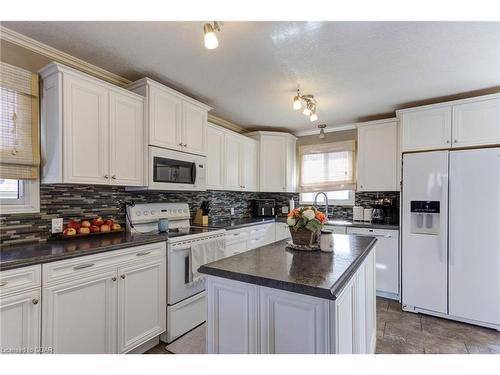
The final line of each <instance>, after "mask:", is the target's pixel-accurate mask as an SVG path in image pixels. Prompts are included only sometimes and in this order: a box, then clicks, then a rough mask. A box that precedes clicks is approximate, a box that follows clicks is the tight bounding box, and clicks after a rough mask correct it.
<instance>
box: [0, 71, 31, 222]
mask: <svg viewBox="0 0 500 375" xmlns="http://www.w3.org/2000/svg"><path fill="white" fill-rule="evenodd" d="M38 105H39V104H38V76H37V75H36V74H32V73H31V72H30V71H27V70H24V69H20V68H18V67H15V66H13V65H9V64H6V63H3V62H0V211H1V212H2V213H25V212H38V211H39V210H40V191H39V187H40V186H39V165H40V141H39V124H38Z"/></svg>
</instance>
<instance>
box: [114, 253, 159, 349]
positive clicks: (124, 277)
mask: <svg viewBox="0 0 500 375" xmlns="http://www.w3.org/2000/svg"><path fill="white" fill-rule="evenodd" d="M166 270H167V268H166V261H165V258H162V259H159V260H156V261H151V262H140V263H136V264H134V265H130V266H128V267H123V268H120V269H119V270H118V275H119V279H118V280H119V288H118V353H125V352H127V351H130V350H132V349H133V348H135V347H136V346H138V345H140V344H142V343H144V342H145V341H147V340H149V339H151V338H153V337H155V336H158V335H159V334H161V333H162V332H164V331H165V328H166V324H167V316H166V314H167V301H166V295H167V292H166V286H167V281H166Z"/></svg>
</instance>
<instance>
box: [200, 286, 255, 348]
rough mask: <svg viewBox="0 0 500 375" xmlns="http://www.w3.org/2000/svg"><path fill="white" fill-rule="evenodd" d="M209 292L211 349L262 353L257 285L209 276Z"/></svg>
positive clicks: (208, 340) (208, 316)
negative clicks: (258, 332)
mask: <svg viewBox="0 0 500 375" xmlns="http://www.w3.org/2000/svg"><path fill="white" fill-rule="evenodd" d="M207 293H208V301H211V302H210V303H209V304H208V313H207V321H208V322H209V324H207V352H208V353H210V354H219V353H223V354H232V353H234V354H256V353H258V352H259V343H258V335H257V331H258V327H259V325H258V324H259V321H258V315H259V313H258V305H259V304H258V301H257V298H258V295H257V286H256V285H250V284H246V283H240V282H238V281H233V280H225V279H221V278H218V277H208V278H207Z"/></svg>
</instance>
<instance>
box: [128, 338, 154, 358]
mask: <svg viewBox="0 0 500 375" xmlns="http://www.w3.org/2000/svg"><path fill="white" fill-rule="evenodd" d="M159 343H160V336H156V337H153V338H152V339H150V340H148V341H146V342H145V343H143V344H141V345H139V346H138V347H136V348H134V349H132V350H131V351H129V352H127V354H143V353H145V352H147V351H148V350H149V349H152V348H154V347H155V346H156V345H158V344H159Z"/></svg>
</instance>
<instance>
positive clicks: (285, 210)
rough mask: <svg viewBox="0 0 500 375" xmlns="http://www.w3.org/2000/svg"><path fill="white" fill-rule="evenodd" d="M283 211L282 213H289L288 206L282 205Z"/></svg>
mask: <svg viewBox="0 0 500 375" xmlns="http://www.w3.org/2000/svg"><path fill="white" fill-rule="evenodd" d="M281 213H282V214H287V213H288V206H282V207H281Z"/></svg>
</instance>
